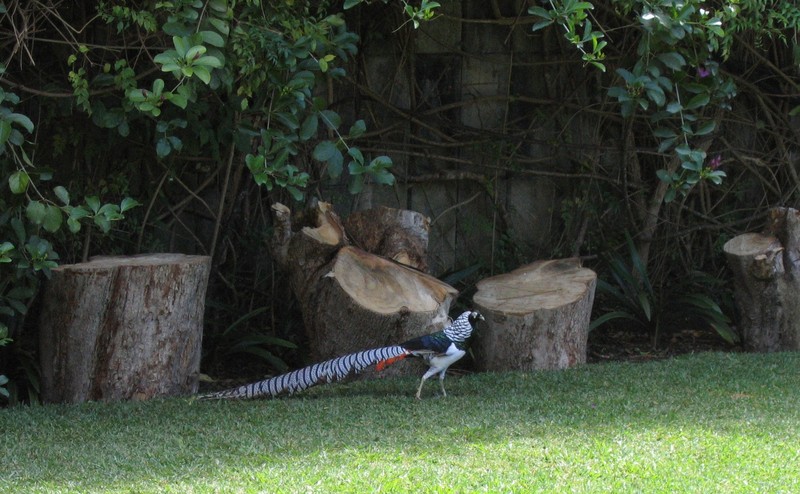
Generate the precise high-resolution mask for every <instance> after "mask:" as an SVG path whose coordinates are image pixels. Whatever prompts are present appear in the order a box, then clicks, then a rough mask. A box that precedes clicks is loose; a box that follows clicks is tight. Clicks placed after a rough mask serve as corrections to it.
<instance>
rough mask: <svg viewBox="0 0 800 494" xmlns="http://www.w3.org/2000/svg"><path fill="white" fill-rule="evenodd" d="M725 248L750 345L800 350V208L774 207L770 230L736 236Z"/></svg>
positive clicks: (749, 347) (755, 348)
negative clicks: (799, 209) (798, 209)
mask: <svg viewBox="0 0 800 494" xmlns="http://www.w3.org/2000/svg"><path fill="white" fill-rule="evenodd" d="M723 250H724V251H725V256H726V258H727V260H728V265H729V266H730V268H731V271H733V279H734V296H735V297H736V306H737V310H738V313H739V332H740V335H741V338H742V343H743V345H744V347H745V349H747V350H749V351H755V352H775V351H782V350H800V212H798V211H797V210H795V209H792V208H774V209H772V210H770V213H769V222H768V224H767V227H766V229H765V231H764V233H746V234H744V235H739V236H736V237H734V238H732V239H731V240H729V241H728V242H726V243H725V246H724V247H723Z"/></svg>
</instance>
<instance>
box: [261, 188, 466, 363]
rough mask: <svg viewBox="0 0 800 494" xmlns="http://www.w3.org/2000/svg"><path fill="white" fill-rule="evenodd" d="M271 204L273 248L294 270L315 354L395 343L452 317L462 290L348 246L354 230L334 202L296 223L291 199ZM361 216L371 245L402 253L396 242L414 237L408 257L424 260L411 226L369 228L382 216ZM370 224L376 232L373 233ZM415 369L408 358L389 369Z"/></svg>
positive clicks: (317, 357)
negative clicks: (406, 234)
mask: <svg viewBox="0 0 800 494" xmlns="http://www.w3.org/2000/svg"><path fill="white" fill-rule="evenodd" d="M272 209H273V214H274V215H275V237H274V238H273V242H272V253H273V256H274V257H275V259H276V262H277V263H278V264H279V265H280V266H281V267H282V268H283V269H285V270H286V271H287V272H288V273H289V277H290V280H291V285H292V291H293V292H294V294H295V296H296V297H297V299H298V300H299V302H300V307H301V311H302V313H303V322H304V325H305V329H306V333H307V335H308V338H309V345H310V349H311V356H312V358H313V359H314V360H315V361H320V360H326V359H330V358H334V357H339V356H341V355H345V354H347V353H352V352H356V351H361V350H366V349H368V348H373V347H380V346H386V345H394V344H397V343H401V342H403V341H405V340H408V339H410V338H413V337H416V336H419V335H421V334H425V333H429V332H433V331H438V330H439V329H441V328H442V327H444V326H445V325H446V324H447V323H448V311H449V309H450V303H451V302H452V300H453V299H454V297H455V295H456V294H457V293H458V292H457V291H456V290H455V289H454V288H453V287H451V286H450V285H447V284H446V283H443V282H441V281H439V280H437V279H436V278H433V277H432V276H429V275H427V274H425V273H423V272H421V271H418V270H416V269H413V268H411V267H408V266H406V265H404V264H401V263H398V262H395V261H392V260H390V259H387V258H385V257H382V256H379V255H375V254H373V253H370V252H367V251H365V250H363V249H360V248H358V247H354V246H352V245H350V234H349V232H348V231H346V229H345V227H344V226H343V224H342V222H341V221H340V220H339V217H338V216H337V215H336V214H335V213H334V212H333V209H332V207H331V206H330V204H327V203H324V202H320V203H318V204H316V205H314V206H313V207H312V210H311V211H310V212H306V213H304V214H301V215H299V220H295V221H294V222H293V221H292V219H291V214H290V211H289V209H288V208H287V207H286V206H283V205H282V204H276V205H274V206H273V208H272ZM409 213H410V212H409ZM365 214H367V215H369V213H365ZM390 216H393V217H395V218H396V217H403V216H406V217H415V216H414V215H411V214H405V215H404V214H400V215H390ZM356 222H357V223H358V225H359V227H357V229H358V230H359V233H358V235H359V236H360V237H361V238H366V237H370V238H372V240H370V242H369V245H370V246H373V247H377V246H381V249H383V252H395V253H397V252H400V251H401V250H403V249H402V248H394V247H392V246H399V245H411V244H413V245H415V246H416V247H415V248H416V249H417V250H415V251H414V252H415V253H414V255H413V256H409V257H408V258H409V259H410V258H412V257H413V258H417V259H420V258H421V259H424V257H425V255H426V254H425V252H424V249H422V250H420V249H419V248H420V246H422V245H423V244H422V243H421V242H420V241H419V239H418V238H416V237H414V238H412V239H409V238H405V237H404V236H403V235H402V234H401V232H402V231H409V230H408V229H403V228H396V227H390V228H387V227H385V225H384V226H383V227H378V226H374V227H369V226H367V225H370V224H372V225H377V224H379V222H378V223H373V222H372V220H364V219H363V218H362V219H360V220H357V221H356ZM354 224H355V223H354ZM370 228H374V230H375V231H373V232H371V233H370V232H369V230H370ZM381 232H383V234H382V233H381ZM410 236H412V237H413V235H412V234H410ZM379 237H381V238H382V240H377V239H378V238H379ZM404 238H405V240H402V241H401V239H404ZM412 369H414V366H413V364H411V367H409V364H406V365H396V366H392V367H390V368H389V369H387V371H388V372H389V374H404V373H409V372H410V371H411V370H412ZM414 372H417V369H414Z"/></svg>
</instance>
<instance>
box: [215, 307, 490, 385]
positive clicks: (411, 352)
mask: <svg viewBox="0 0 800 494" xmlns="http://www.w3.org/2000/svg"><path fill="white" fill-rule="evenodd" d="M483 319H484V318H483V316H482V315H481V314H480V313H478V312H477V311H466V312H464V313H463V314H461V315H460V316H458V318H457V319H456V320H455V321H453V323H452V324H451V325H450V326H447V327H446V328H444V329H443V330H442V331H439V332H437V333H433V334H429V335H425V336H420V337H418V338H414V339H412V340H409V341H406V342H405V343H402V344H400V345H393V346H387V347H382V348H373V349H371V350H364V351H363V352H358V353H351V354H349V355H344V356H342V357H338V358H335V359H331V360H326V361H325V362H321V363H319V364H314V365H311V366H308V367H304V368H302V369H298V370H296V371H292V372H289V373H286V374H281V375H280V376H275V377H272V378H269V379H265V380H263V381H259V382H255V383H251V384H245V385H244V386H239V387H238V388H231V389H227V390H224V391H219V392H216V393H211V394H206V395H202V396H200V399H205V400H209V399H231V398H269V397H275V396H278V395H281V394H284V393H288V394H293V393H296V392H298V391H303V390H305V389H308V388H310V387H311V386H315V385H317V384H322V383H329V382H334V381H340V380H342V379H344V378H346V377H348V376H350V375H352V374H357V373H359V372H361V371H362V370H364V369H365V368H367V367H369V366H370V365H375V368H376V369H377V370H379V371H380V370H382V369H384V368H385V367H386V366H387V365H390V364H393V363H394V362H397V361H399V360H402V359H404V358H406V357H409V356H412V357H421V358H423V359H425V361H426V362H427V364H428V365H429V366H430V367H429V368H428V371H427V372H425V374H424V375H423V376H422V380H421V381H420V383H419V388H417V394H416V397H417V399H418V400H419V399H420V395H421V393H422V386H423V385H424V384H425V381H426V380H427V379H428V378H430V377H433V376H435V375H437V374H438V375H439V386H440V387H441V389H442V396H447V392H446V391H445V390H444V375H445V373H446V372H447V368H448V367H450V366H451V365H452V364H453V363H454V362H456V361H458V360H459V359H460V358H461V357H463V356H464V355H465V354H466V347H467V343H468V341H469V339H470V337H471V336H472V331H473V330H474V329H475V326H474V325H475V323H476V321H478V320H483Z"/></svg>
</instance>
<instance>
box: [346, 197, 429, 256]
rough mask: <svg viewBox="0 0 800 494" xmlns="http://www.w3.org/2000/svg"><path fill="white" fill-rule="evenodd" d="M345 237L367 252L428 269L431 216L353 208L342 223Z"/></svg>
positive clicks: (403, 211)
mask: <svg viewBox="0 0 800 494" xmlns="http://www.w3.org/2000/svg"><path fill="white" fill-rule="evenodd" d="M344 226H345V230H346V231H347V235H348V237H350V239H351V241H352V242H353V243H354V244H355V245H357V246H358V247H360V248H362V249H364V250H365V251H367V252H371V253H373V254H376V255H379V256H382V257H386V258H389V259H392V260H393V261H397V262H399V263H401V264H405V265H406V266H411V267H413V268H416V269H419V270H420V271H428V236H429V233H430V229H431V221H430V219H429V218H428V217H427V216H425V215H423V214H422V213H418V212H416V211H408V210H405V209H394V208H387V207H380V208H376V209H367V210H364V211H356V212H355V213H352V214H351V215H350V216H348V217H347V219H346V220H345V223H344Z"/></svg>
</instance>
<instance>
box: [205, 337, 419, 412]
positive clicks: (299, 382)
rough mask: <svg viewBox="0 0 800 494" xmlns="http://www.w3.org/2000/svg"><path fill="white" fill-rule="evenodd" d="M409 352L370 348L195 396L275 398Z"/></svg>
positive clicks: (342, 377)
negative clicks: (250, 382)
mask: <svg viewBox="0 0 800 494" xmlns="http://www.w3.org/2000/svg"><path fill="white" fill-rule="evenodd" d="M410 354H411V352H409V351H408V350H406V349H405V348H403V347H401V346H397V345H395V346H387V347H383V348H373V349H372V350H364V351H363V352H357V353H351V354H349V355H345V356H343V357H337V358H335V359H331V360H326V361H325V362H320V363H318V364H314V365H310V366H308V367H304V368H302V369H298V370H296V371H292V372H287V373H286V374H281V375H280V376H275V377H272V378H269V379H265V380H263V381H259V382H255V383H252V384H245V385H244V386H239V387H238V388H231V389H227V390H224V391H219V392H216V393H210V394H206V395H202V396H200V397H199V399H201V400H217V399H250V398H268V397H275V396H278V395H281V394H284V393H288V394H293V393H296V392H298V391H303V390H305V389H308V388H310V387H312V386H315V385H317V384H322V383H330V382H334V381H340V380H342V379H344V378H346V377H348V376H351V375H353V374H358V373H359V372H361V371H363V370H364V369H366V368H367V367H369V366H371V365H374V364H381V363H384V364H385V363H392V362H395V361H397V360H401V359H402V358H404V357H406V356H407V355H410ZM381 367H382V366H381Z"/></svg>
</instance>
